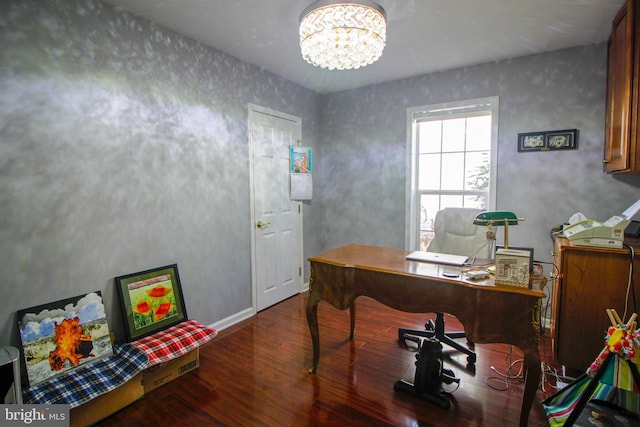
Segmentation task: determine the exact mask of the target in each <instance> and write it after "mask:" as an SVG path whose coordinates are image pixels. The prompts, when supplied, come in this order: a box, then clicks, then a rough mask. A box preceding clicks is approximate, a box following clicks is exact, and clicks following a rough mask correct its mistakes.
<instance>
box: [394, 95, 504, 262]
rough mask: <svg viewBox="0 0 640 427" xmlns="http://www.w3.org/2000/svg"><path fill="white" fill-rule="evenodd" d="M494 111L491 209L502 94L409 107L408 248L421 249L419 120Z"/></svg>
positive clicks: (407, 152) (406, 226)
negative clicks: (417, 129) (417, 128)
mask: <svg viewBox="0 0 640 427" xmlns="http://www.w3.org/2000/svg"><path fill="white" fill-rule="evenodd" d="M486 111H490V112H491V155H490V158H491V160H490V162H491V163H490V168H489V201H488V206H487V210H495V209H496V178H497V171H498V161H497V160H498V112H499V97H497V96H491V97H487V98H477V99H468V100H464V101H454V102H446V103H441V104H434V105H423V106H420V107H410V108H407V145H406V177H407V179H406V200H405V203H406V205H405V239H404V241H405V249H406V250H410V251H414V250H417V249H419V233H420V195H421V193H420V191H419V189H418V141H417V132H416V127H417V122H418V121H420V120H423V119H426V118H431V117H433V118H445V117H446V116H451V117H454V116H466V115H473V114H474V113H479V112H486Z"/></svg>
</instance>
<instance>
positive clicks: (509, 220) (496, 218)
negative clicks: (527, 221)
mask: <svg viewBox="0 0 640 427" xmlns="http://www.w3.org/2000/svg"><path fill="white" fill-rule="evenodd" d="M519 221H524V218H518V217H517V216H516V214H515V213H513V212H510V211H485V212H480V213H479V214H478V215H476V217H475V219H474V220H473V223H474V224H475V225H484V226H486V227H487V239H489V240H493V241H494V243H495V240H496V232H495V230H494V229H493V227H499V226H502V225H504V248H505V249H509V226H510V225H518V222H519ZM492 252H493V251H492Z"/></svg>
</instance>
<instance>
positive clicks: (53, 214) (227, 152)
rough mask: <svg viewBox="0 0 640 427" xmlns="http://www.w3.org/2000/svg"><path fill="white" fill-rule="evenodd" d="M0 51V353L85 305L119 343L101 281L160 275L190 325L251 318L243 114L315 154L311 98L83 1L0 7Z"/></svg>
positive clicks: (109, 286) (111, 303)
mask: <svg viewBox="0 0 640 427" xmlns="http://www.w3.org/2000/svg"><path fill="white" fill-rule="evenodd" d="M0 46H1V49H2V50H1V51H0V206H2V214H1V216H0V254H1V256H0V301H2V302H3V310H2V311H0V343H8V342H12V343H16V342H17V328H16V326H15V311H16V310H19V309H21V308H27V307H31V306H34V305H39V304H44V303H47V302H50V301H55V300H59V299H63V298H69V297H72V296H76V295H79V294H82V293H85V292H89V291H94V290H100V291H102V295H103V298H104V300H105V306H106V309H107V317H108V319H109V322H110V325H111V327H112V330H114V331H115V332H116V333H117V335H118V337H119V338H122V337H123V336H124V335H123V329H122V324H121V321H120V310H119V306H118V302H117V293H116V292H115V286H114V283H113V278H114V277H115V276H118V275H121V274H127V273H133V272H136V271H140V270H144V269H148V268H154V267H159V266H162V265H166V264H170V263H174V262H175V263H178V267H179V271H180V275H181V279H182V284H183V291H184V297H185V302H186V306H187V310H188V314H189V316H190V317H192V318H195V319H197V320H199V321H201V322H203V323H205V324H210V323H213V322H215V321H218V320H221V319H223V318H226V317H228V316H231V315H233V314H235V313H237V312H239V311H241V310H244V309H246V308H248V307H250V306H251V274H250V259H251V258H250V256H251V252H250V233H251V232H252V230H253V227H251V224H250V222H249V220H250V200H249V159H248V154H249V151H248V135H247V117H248V110H247V108H248V106H247V103H254V104H258V105H263V106H267V107H269V108H272V109H275V110H279V111H283V112H285V113H289V114H294V115H297V116H300V117H302V123H303V134H304V136H305V143H306V144H308V145H311V146H313V141H314V138H315V136H314V135H315V134H317V128H318V127H317V117H318V116H319V114H318V111H317V99H318V95H317V94H315V93H313V92H311V91H309V90H307V89H304V88H302V87H300V86H298V85H294V84H292V83H290V82H288V81H286V80H284V79H282V78H279V77H277V76H274V75H273V74H270V73H267V72H264V71H263V70H260V69H258V68H257V67H254V66H251V65H248V64H246V63H243V62H241V61H239V60H237V59H235V58H232V57H230V56H228V55H225V54H222V53H220V52H218V51H215V50H213V49H210V48H208V47H206V46H203V45H202V44H199V43H196V42H194V41H193V40H191V39H188V38H185V37H183V36H180V35H177V34H175V33H172V32H171V31H168V30H165V29H163V28H161V27H159V26H157V25H154V24H151V23H149V22H147V21H144V20H141V19H137V18H134V17H132V16H131V15H128V14H125V13H120V12H117V11H115V10H114V9H113V8H112V7H111V6H109V5H103V4H102V3H99V2H97V1H91V0H79V1H68V0H54V1H46V2H43V1H13V2H2V4H1V5H0ZM309 206H310V204H308V205H305V211H307V210H309ZM308 217H310V218H312V215H311V214H310V213H309V214H308Z"/></svg>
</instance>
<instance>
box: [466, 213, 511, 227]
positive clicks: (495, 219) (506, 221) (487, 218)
mask: <svg viewBox="0 0 640 427" xmlns="http://www.w3.org/2000/svg"><path fill="white" fill-rule="evenodd" d="M522 220H523V219H522V218H518V217H517V216H516V214H515V213H513V212H510V211H486V212H480V213H479V214H478V215H476V218H475V219H474V220H473V223H474V224H475V225H496V226H498V225H518V221H522Z"/></svg>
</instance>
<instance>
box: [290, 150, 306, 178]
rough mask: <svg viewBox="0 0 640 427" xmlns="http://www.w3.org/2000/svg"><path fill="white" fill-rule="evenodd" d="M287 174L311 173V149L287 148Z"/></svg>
mask: <svg viewBox="0 0 640 427" xmlns="http://www.w3.org/2000/svg"><path fill="white" fill-rule="evenodd" d="M289 164H290V167H289V172H290V173H311V148H309V147H289Z"/></svg>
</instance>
